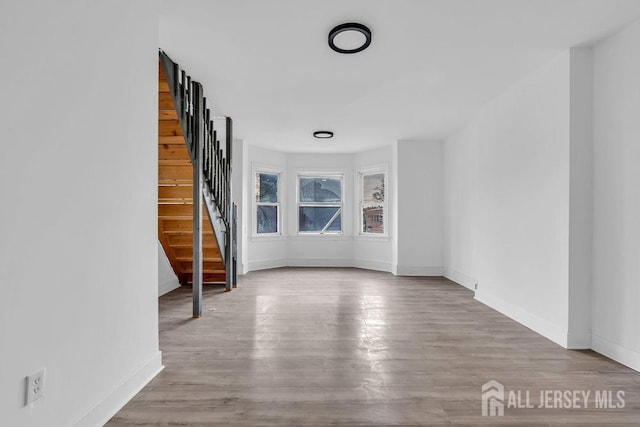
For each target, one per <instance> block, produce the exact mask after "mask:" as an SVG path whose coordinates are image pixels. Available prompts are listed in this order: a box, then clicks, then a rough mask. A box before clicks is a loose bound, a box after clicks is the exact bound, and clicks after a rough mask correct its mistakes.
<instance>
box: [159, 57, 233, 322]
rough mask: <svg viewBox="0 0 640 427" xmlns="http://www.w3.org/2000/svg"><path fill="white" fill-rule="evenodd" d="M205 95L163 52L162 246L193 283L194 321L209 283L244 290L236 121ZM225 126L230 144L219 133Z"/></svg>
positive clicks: (182, 280) (180, 277) (183, 278)
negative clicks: (216, 114) (239, 275)
mask: <svg viewBox="0 0 640 427" xmlns="http://www.w3.org/2000/svg"><path fill="white" fill-rule="evenodd" d="M202 92H203V91H202V85H200V84H199V83H197V82H195V81H192V80H191V78H190V77H189V76H187V75H186V73H185V72H184V71H183V70H181V69H180V68H179V66H178V65H177V64H176V63H174V62H173V61H172V60H171V59H170V58H169V57H168V56H167V55H166V54H165V53H164V52H160V61H159V67H158V240H159V241H160V243H161V244H162V247H163V249H164V251H165V253H166V255H167V258H168V259H169V262H170V263H171V266H172V268H173V271H174V272H175V273H176V275H177V277H178V280H179V281H180V283H181V284H183V285H184V284H187V283H192V284H193V288H194V317H199V316H200V312H201V295H202V289H201V288H202V283H225V285H226V290H228V291H230V290H231V288H232V287H235V284H236V275H235V271H234V267H235V258H236V256H235V239H234V237H233V235H234V233H233V232H234V231H235V207H234V206H232V205H231V138H232V135H231V129H232V122H231V119H230V118H227V117H223V118H213V117H211V113H210V111H209V109H207V108H206V98H204V96H203V94H202ZM220 121H223V122H224V126H223V128H224V129H223V132H222V133H223V134H224V138H225V140H226V144H221V143H220V141H219V140H218V130H217V127H214V122H218V123H219V122H220ZM194 183H195V189H196V191H194ZM194 200H195V204H196V206H201V208H200V209H194ZM198 223H199V224H200V227H193V225H194V224H198ZM194 271H195V274H194Z"/></svg>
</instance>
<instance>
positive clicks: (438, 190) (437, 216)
mask: <svg viewBox="0 0 640 427" xmlns="http://www.w3.org/2000/svg"><path fill="white" fill-rule="evenodd" d="M394 150H396V155H395V156H394V161H395V163H394V165H393V168H394V170H395V176H394V178H395V186H394V188H395V189H396V191H395V193H396V198H395V200H396V203H397V208H396V210H395V211H394V212H395V221H396V226H395V227H394V228H395V230H396V233H395V238H396V239H397V249H396V251H397V255H396V256H395V257H394V265H393V271H394V273H395V274H398V275H410V276H440V275H442V274H443V272H444V267H443V265H444V259H443V255H444V254H443V225H444V206H443V205H444V194H443V191H444V172H443V162H444V157H443V156H444V153H443V143H442V141H398V142H397V143H396V146H395V147H394Z"/></svg>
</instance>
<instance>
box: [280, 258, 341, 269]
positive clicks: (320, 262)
mask: <svg viewBox="0 0 640 427" xmlns="http://www.w3.org/2000/svg"><path fill="white" fill-rule="evenodd" d="M287 267H353V261H352V260H350V259H326V258H298V259H289V260H288V262H287Z"/></svg>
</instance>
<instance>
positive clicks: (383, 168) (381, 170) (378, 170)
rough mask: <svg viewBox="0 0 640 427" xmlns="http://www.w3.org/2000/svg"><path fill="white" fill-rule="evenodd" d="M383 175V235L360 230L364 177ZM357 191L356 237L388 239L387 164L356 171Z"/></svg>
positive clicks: (389, 224)
mask: <svg viewBox="0 0 640 427" xmlns="http://www.w3.org/2000/svg"><path fill="white" fill-rule="evenodd" d="M377 174H384V200H383V202H382V218H383V221H382V222H383V227H384V232H383V233H370V232H366V231H364V230H363V229H362V217H363V210H364V207H365V206H364V177H365V176H367V175H377ZM357 186H358V188H357V191H356V194H357V195H358V209H357V213H356V224H357V230H358V232H357V236H359V237H366V238H384V239H386V238H388V237H389V227H390V226H391V223H390V221H389V190H390V188H389V166H388V165H387V164H377V165H371V166H365V167H362V168H360V169H358V180H357Z"/></svg>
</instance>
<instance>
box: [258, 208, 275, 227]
mask: <svg viewBox="0 0 640 427" xmlns="http://www.w3.org/2000/svg"><path fill="white" fill-rule="evenodd" d="M257 211H258V220H257V224H258V230H257V231H258V233H277V232H278V207H277V206H258V209H257Z"/></svg>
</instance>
